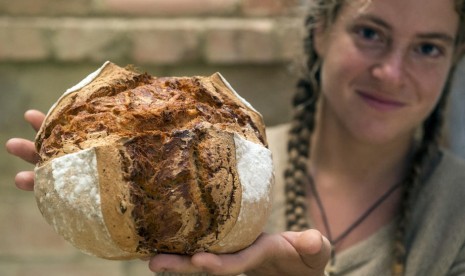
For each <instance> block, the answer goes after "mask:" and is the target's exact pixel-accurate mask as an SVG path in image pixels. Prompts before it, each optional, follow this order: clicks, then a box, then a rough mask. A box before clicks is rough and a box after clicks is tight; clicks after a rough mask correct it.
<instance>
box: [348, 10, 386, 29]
mask: <svg viewBox="0 0 465 276" xmlns="http://www.w3.org/2000/svg"><path fill="white" fill-rule="evenodd" d="M355 20H366V21H371V22H372V23H374V24H376V25H380V26H381V27H384V28H386V29H389V30H392V26H391V25H390V24H389V23H387V22H386V21H384V20H383V19H381V18H379V17H377V16H375V15H371V14H360V15H359V16H357V17H356V18H355Z"/></svg>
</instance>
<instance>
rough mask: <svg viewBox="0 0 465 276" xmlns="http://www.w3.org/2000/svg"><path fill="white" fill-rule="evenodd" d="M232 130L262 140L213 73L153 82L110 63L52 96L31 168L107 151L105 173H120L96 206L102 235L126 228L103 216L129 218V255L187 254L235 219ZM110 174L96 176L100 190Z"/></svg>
mask: <svg viewBox="0 0 465 276" xmlns="http://www.w3.org/2000/svg"><path fill="white" fill-rule="evenodd" d="M233 133H236V134H239V135H241V136H242V137H244V138H246V139H247V140H249V141H253V142H256V143H260V144H263V145H265V146H266V137H265V132H264V125H263V121H262V118H261V115H260V114H258V113H257V112H255V111H254V110H252V109H251V108H249V107H248V106H247V104H246V103H244V102H243V101H241V100H240V99H239V98H238V97H237V95H234V94H233V93H232V92H231V90H230V89H228V87H226V86H225V83H224V82H223V80H222V79H221V77H220V76H219V75H218V74H215V75H213V76H211V77H209V78H206V77H178V78H176V77H170V78H155V77H152V76H149V75H147V74H138V73H135V72H132V71H128V70H125V69H122V68H120V67H118V66H116V65H114V64H109V65H107V66H106V67H105V68H104V69H103V71H102V72H101V74H100V75H99V77H98V78H97V79H96V80H95V81H93V82H91V84H90V85H87V86H85V87H84V88H82V89H80V90H78V91H76V92H73V93H70V94H68V95H66V96H64V97H63V98H62V99H60V100H59V102H58V104H57V106H56V107H55V108H54V109H52V110H51V112H50V113H49V114H48V116H47V119H46V121H45V122H44V125H43V126H42V128H41V129H40V131H39V133H38V135H37V138H36V148H37V151H38V152H39V155H40V157H41V161H40V164H39V166H42V165H44V164H46V163H48V162H49V161H50V160H52V159H54V158H56V157H59V156H62V155H65V154H69V153H73V152H77V151H80V150H82V149H86V148H89V147H98V146H104V147H108V146H110V147H112V148H114V149H115V150H114V151H112V153H111V154H112V155H111V156H113V158H114V159H115V160H118V162H112V163H113V165H115V164H116V166H120V167H117V168H116V169H115V168H112V170H113V171H112V174H117V173H118V171H119V172H121V173H122V177H123V178H122V180H121V181H123V182H121V181H120V182H118V183H119V184H118V185H119V186H121V187H118V189H113V188H112V190H114V191H117V193H119V194H118V195H111V198H110V197H109V196H108V195H107V196H106V198H107V199H105V200H106V201H105V202H106V203H105V204H106V205H105V206H103V208H104V210H103V213H104V215H105V217H106V218H107V220H108V221H106V224H107V226H110V229H109V231H110V233H111V235H112V236H113V237H116V239H119V240H121V239H123V238H125V237H124V236H125V235H127V233H130V232H131V231H132V230H131V227H129V228H128V229H129V230H126V231H125V232H124V233H122V232H121V233H120V232H118V230H117V228H118V226H117V225H116V224H114V225H113V224H112V221H113V222H114V221H115V220H116V218H117V219H118V220H120V221H121V222H123V223H124V222H125V221H127V220H128V219H129V218H130V219H132V220H133V222H134V227H135V230H134V231H135V232H136V233H137V235H138V237H136V238H134V237H130V239H131V242H130V243H129V244H130V245H131V246H132V244H133V242H132V241H133V240H134V239H136V240H138V241H137V242H138V246H137V249H136V251H137V253H141V254H153V253H154V252H171V253H183V254H186V253H187V254H191V253H194V252H198V251H204V250H206V249H207V248H209V247H210V246H212V245H214V244H215V243H216V242H217V241H218V240H221V238H222V237H224V236H225V235H227V234H228V232H229V231H230V229H231V228H232V227H233V225H234V224H235V223H236V220H237V217H238V215H239V211H240V208H241V206H240V203H241V194H242V191H241V185H240V182H239V177H238V173H237V171H236V169H237V168H236V160H235V144H234V138H233ZM102 154H105V153H104V152H102V153H100V155H102ZM104 166H105V165H104V164H102V163H99V171H101V172H105V167H104ZM109 178H111V175H109V176H107V177H106V178H105V180H101V181H102V183H104V185H105V186H106V187H108V186H109V185H111V180H110V181H108V179H109ZM121 183H126V188H124V187H123V186H124V184H121ZM101 185H102V184H101ZM101 188H102V187H101ZM124 189H127V191H124ZM123 195H124V196H123ZM104 198H105V197H104ZM114 198H117V199H118V200H119V201H118V202H113V201H114ZM114 209H117V210H116V211H115V210H114ZM112 212H116V213H114V215H112V214H113V213H112ZM128 214H129V215H128ZM111 218H113V219H111ZM111 225H113V226H111ZM113 228H114V229H113ZM115 229H116V230H115ZM112 231H113V232H112ZM128 238H129V237H128ZM117 243H118V242H117ZM120 244H124V242H122V243H120ZM127 247H128V248H130V246H127Z"/></svg>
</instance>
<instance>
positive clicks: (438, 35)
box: [355, 14, 455, 44]
mask: <svg viewBox="0 0 465 276" xmlns="http://www.w3.org/2000/svg"><path fill="white" fill-rule="evenodd" d="M355 19H356V20H366V21H370V22H372V23H374V24H376V25H379V26H381V27H383V28H386V29H388V30H392V29H393V28H392V26H391V25H390V24H389V23H388V22H386V21H385V20H383V19H382V18H379V17H377V16H375V15H372V14H361V15H359V16H358V17H356V18H355ZM416 36H417V37H418V38H420V39H436V40H442V41H444V42H445V43H447V44H454V42H455V38H454V36H452V35H450V34H448V33H446V32H424V33H418V34H417V35H416Z"/></svg>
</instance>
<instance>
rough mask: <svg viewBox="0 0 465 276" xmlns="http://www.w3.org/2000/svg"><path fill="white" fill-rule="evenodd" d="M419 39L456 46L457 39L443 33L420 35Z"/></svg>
mask: <svg viewBox="0 0 465 276" xmlns="http://www.w3.org/2000/svg"><path fill="white" fill-rule="evenodd" d="M417 37H418V38H421V39H434V40H442V41H443V42H445V43H447V44H454V42H455V38H454V37H453V36H451V35H449V34H447V33H443V32H431V33H420V34H418V35H417Z"/></svg>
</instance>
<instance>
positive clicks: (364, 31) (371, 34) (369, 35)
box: [357, 27, 381, 41]
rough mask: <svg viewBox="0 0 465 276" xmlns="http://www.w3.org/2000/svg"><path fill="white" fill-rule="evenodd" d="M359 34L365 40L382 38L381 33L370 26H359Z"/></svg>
mask: <svg viewBox="0 0 465 276" xmlns="http://www.w3.org/2000/svg"><path fill="white" fill-rule="evenodd" d="M357 34H358V35H359V36H360V37H361V38H363V39H365V40H371V41H377V40H381V35H380V34H379V33H378V32H377V31H376V30H374V29H372V28H369V27H360V28H358V30H357Z"/></svg>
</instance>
